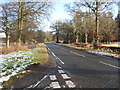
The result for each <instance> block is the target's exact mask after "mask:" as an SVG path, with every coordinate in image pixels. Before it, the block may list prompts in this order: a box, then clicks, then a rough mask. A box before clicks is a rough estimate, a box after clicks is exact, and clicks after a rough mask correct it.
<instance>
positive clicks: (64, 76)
mask: <svg viewBox="0 0 120 90" xmlns="http://www.w3.org/2000/svg"><path fill="white" fill-rule="evenodd" d="M61 76H62V77H63V79H70V77H69V76H67V75H66V74H61Z"/></svg>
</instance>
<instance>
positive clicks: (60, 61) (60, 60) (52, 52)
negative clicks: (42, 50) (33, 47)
mask: <svg viewBox="0 0 120 90" xmlns="http://www.w3.org/2000/svg"><path fill="white" fill-rule="evenodd" d="M46 47H47V46H46ZM47 48H48V47H47ZM48 50H49V51H51V50H50V49H49V48H48ZM51 53H52V55H53V56H54V57H55V58H57V59H58V60H59V61H60V62H61V63H62V64H64V62H63V61H62V60H60V59H59V58H58V57H57V56H56V55H55V54H54V53H53V52H52V51H51Z"/></svg>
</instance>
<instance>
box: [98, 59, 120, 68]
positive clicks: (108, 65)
mask: <svg viewBox="0 0 120 90" xmlns="http://www.w3.org/2000/svg"><path fill="white" fill-rule="evenodd" d="M99 62H100V63H101V64H104V65H107V66H111V67H113V68H116V69H120V67H117V66H114V65H112V64H108V63H105V62H102V61H99Z"/></svg>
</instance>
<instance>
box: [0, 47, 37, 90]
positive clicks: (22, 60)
mask: <svg viewBox="0 0 120 90" xmlns="http://www.w3.org/2000/svg"><path fill="white" fill-rule="evenodd" d="M38 49H39V48H35V49H32V50H28V51H19V52H15V53H9V54H6V55H0V88H3V86H2V83H3V82H4V81H8V80H9V79H10V78H11V77H12V76H15V75H17V74H19V73H26V71H22V72H20V71H21V70H24V69H25V68H26V67H28V66H29V65H32V64H34V63H35V62H32V61H33V60H34V59H35V57H34V56H33V53H34V52H37V50H38Z"/></svg>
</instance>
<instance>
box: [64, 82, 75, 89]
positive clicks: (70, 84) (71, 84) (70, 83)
mask: <svg viewBox="0 0 120 90" xmlns="http://www.w3.org/2000/svg"><path fill="white" fill-rule="evenodd" d="M65 83H66V84H67V85H68V87H69V88H74V87H75V84H74V83H73V82H72V81H70V80H67V81H65Z"/></svg>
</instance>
